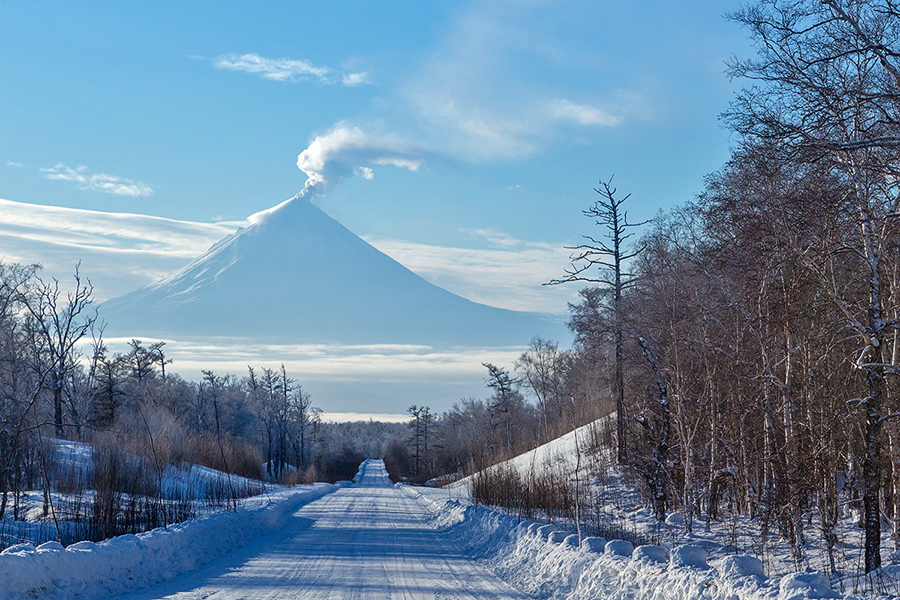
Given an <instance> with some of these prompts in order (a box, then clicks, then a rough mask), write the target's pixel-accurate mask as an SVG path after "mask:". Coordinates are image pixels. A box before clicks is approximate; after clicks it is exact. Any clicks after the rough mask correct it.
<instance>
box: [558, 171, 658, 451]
mask: <svg viewBox="0 0 900 600" xmlns="http://www.w3.org/2000/svg"><path fill="white" fill-rule="evenodd" d="M594 191H595V192H597V193H598V194H599V195H600V198H599V199H598V200H596V201H595V202H594V204H592V205H591V207H590V208H588V209H587V210H585V211H583V212H584V216H586V217H588V218H591V219H593V220H594V224H595V225H597V226H599V227H601V228H602V229H605V232H604V235H603V239H597V238H594V237H592V236H589V235H586V236H583V237H584V239H585V240H587V241H586V243H584V244H580V245H578V246H569V247H567V248H568V249H569V250H572V251H573V253H572V255H571V256H570V257H569V258H570V260H571V261H572V263H571V265H570V266H569V268H567V269H566V274H565V276H564V277H562V278H560V279H553V280H551V281H549V282H548V285H557V284H561V283H572V282H586V283H599V284H602V285H605V286H607V287H608V289H609V292H610V294H611V296H612V298H611V302H610V305H609V312H610V313H611V316H612V319H611V321H612V329H613V336H614V338H615V356H616V358H615V364H614V369H615V388H616V389H615V392H616V459H617V460H618V462H619V464H625V459H626V458H627V456H628V452H627V447H626V446H627V444H626V440H625V424H626V415H625V370H624V365H623V345H624V344H623V326H624V324H623V320H622V294H623V292H624V291H625V290H626V289H627V288H628V287H630V286H631V285H632V284H633V283H634V282H635V277H634V275H633V274H632V273H630V272H629V271H628V270H627V268H626V263H627V261H629V260H630V259H632V258H634V257H635V256H637V255H638V254H640V252H641V249H640V248H638V249H634V248H630V247H629V244H628V239H629V238H631V237H632V236H633V235H634V234H633V233H629V230H631V229H632V228H634V227H639V226H641V225H643V224H644V223H643V222H642V223H629V222H628V213H627V212H626V211H625V209H624V208H623V205H624V204H625V202H626V201H627V200H628V199H629V198H630V197H631V194H626V195H625V196H623V197H621V198H616V193H617V190H616V188H614V187H612V178H610V179H609V180H608V181H601V182H600V187H599V188H594Z"/></svg>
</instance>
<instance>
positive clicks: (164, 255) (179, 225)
mask: <svg viewBox="0 0 900 600" xmlns="http://www.w3.org/2000/svg"><path fill="white" fill-rule="evenodd" d="M242 224H243V222H241V223H235V222H223V223H195V222H190V221H177V220H174V219H163V218H160V217H151V216H147V215H136V214H127V213H109V212H101V211H93V210H83V209H75V208H63V207H58V206H45V205H38V204H26V203H22V202H12V201H10V200H2V199H0V259H2V260H6V261H12V262H20V263H41V264H42V265H43V266H44V268H45V272H46V274H47V275H50V276H53V277H57V278H59V279H61V280H63V279H65V278H67V277H68V276H69V275H70V274H71V272H72V266H73V265H74V263H75V262H76V261H78V260H80V261H81V262H82V272H83V273H84V274H86V275H87V276H89V277H90V279H91V281H92V283H93V284H94V289H95V292H96V294H97V297H98V299H100V300H105V299H108V298H112V297H115V296H118V295H120V294H124V293H125V292H129V291H131V290H133V289H135V288H138V287H141V286H143V285H147V284H148V283H151V282H152V281H154V280H156V279H159V278H160V277H162V276H164V275H165V274H167V273H168V272H170V271H172V270H174V269H177V268H179V267H181V266H184V264H185V263H186V262H188V261H190V260H191V259H193V258H195V257H197V256H198V255H200V254H201V253H202V252H204V251H205V250H206V249H207V248H209V247H210V246H211V245H212V244H213V243H215V242H216V241H217V240H219V239H221V238H222V237H224V236H226V235H228V234H229V233H232V232H233V231H234V230H235V229H237V227H239V226H240V225H242Z"/></svg>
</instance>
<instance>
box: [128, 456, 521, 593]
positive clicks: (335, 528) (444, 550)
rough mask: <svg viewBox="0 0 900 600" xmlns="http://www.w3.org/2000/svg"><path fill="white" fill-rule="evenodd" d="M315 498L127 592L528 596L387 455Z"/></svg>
mask: <svg viewBox="0 0 900 600" xmlns="http://www.w3.org/2000/svg"><path fill="white" fill-rule="evenodd" d="M358 479H359V481H358V482H357V483H356V484H355V485H354V486H352V487H348V488H344V489H341V490H338V491H337V492H335V493H333V494H330V495H328V496H325V497H324V498H321V499H319V500H316V501H315V502H312V503H310V504H308V505H306V506H305V507H303V508H302V509H300V510H299V511H297V513H296V514H295V515H294V517H293V518H292V519H291V522H290V523H289V525H288V526H286V527H285V528H284V529H282V530H281V531H280V532H278V533H277V534H275V535H272V536H266V537H262V538H258V539H257V540H255V541H254V542H253V543H251V544H250V545H248V546H247V547H245V548H242V549H240V550H238V551H237V552H234V553H231V554H229V555H227V556H225V557H223V558H221V559H219V560H217V561H215V562H213V563H210V564H209V565H207V566H205V567H204V568H202V569H200V570H198V571H195V572H194V573H191V574H189V575H186V576H183V577H179V578H176V579H173V580H170V581H168V582H166V583H164V584H160V585H158V586H156V587H152V588H149V589H146V590H142V591H141V592H138V593H132V594H129V595H126V596H122V597H121V598H128V599H130V600H150V599H156V598H171V599H178V600H201V599H203V600H206V599H215V600H237V599H244V598H247V599H249V598H254V599H276V598H297V599H314V598H334V599H336V598H352V599H364V598H379V599H387V598H410V599H411V598H440V599H442V600H444V599H448V600H449V599H451V598H454V599H455V598H460V599H462V598H496V599H507V598H525V596H523V595H521V594H519V593H518V592H516V591H515V590H513V589H512V588H510V587H509V586H507V585H506V584H505V583H503V582H502V581H500V580H499V579H497V578H496V577H494V576H493V575H492V574H491V573H490V572H489V571H487V570H486V569H484V568H482V567H480V566H479V565H478V564H476V563H475V562H474V561H473V560H472V559H470V558H468V557H467V556H465V555H464V554H463V553H462V552H461V550H460V549H459V547H458V546H457V545H456V544H455V543H454V542H453V541H452V540H451V539H448V538H447V537H446V536H445V535H443V534H442V533H440V532H438V531H436V530H435V529H432V528H431V527H430V526H429V524H428V519H427V517H426V515H425V512H424V509H423V508H422V506H421V505H420V504H419V503H418V502H417V501H416V500H415V499H413V498H411V497H409V496H408V495H407V494H405V493H403V492H402V491H401V490H398V489H395V488H393V487H392V486H391V485H390V482H389V480H388V478H387V473H386V472H385V470H384V463H383V462H382V461H374V460H373V461H367V462H366V463H364V465H363V467H362V469H361V476H360V477H359V478H358Z"/></svg>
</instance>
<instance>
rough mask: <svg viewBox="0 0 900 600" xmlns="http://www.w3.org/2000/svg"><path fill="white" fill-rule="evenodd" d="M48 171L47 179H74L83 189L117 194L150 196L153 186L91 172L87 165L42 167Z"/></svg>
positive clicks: (60, 164)
mask: <svg viewBox="0 0 900 600" xmlns="http://www.w3.org/2000/svg"><path fill="white" fill-rule="evenodd" d="M41 171H43V172H44V173H46V175H45V177H46V178H47V179H52V180H54V181H72V182H74V183H77V184H78V187H79V188H80V189H82V190H87V191H92V192H103V193H106V194H115V195H117V196H131V197H140V196H150V195H151V194H153V188H152V187H150V186H149V185H147V184H146V183H142V182H140V181H133V180H131V179H126V178H124V177H117V176H115V175H107V174H106V173H93V174H92V173H89V172H88V170H87V167H85V166H84V165H80V166H78V167H75V168H74V169H73V168H72V167H70V166H68V165H65V164H63V163H57V164H56V165H55V166H52V167H48V168H44V169H41Z"/></svg>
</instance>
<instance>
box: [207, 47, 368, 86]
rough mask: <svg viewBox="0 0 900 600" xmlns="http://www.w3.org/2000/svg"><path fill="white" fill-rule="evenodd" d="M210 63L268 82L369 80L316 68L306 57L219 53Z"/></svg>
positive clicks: (361, 75)
mask: <svg viewBox="0 0 900 600" xmlns="http://www.w3.org/2000/svg"><path fill="white" fill-rule="evenodd" d="M213 66H214V67H215V68H217V69H225V70H228V71H241V72H244V73H250V74H251V75H259V76H260V77H262V78H263V79H269V80H272V81H287V82H292V83H296V82H299V81H310V80H313V81H318V82H319V83H323V84H335V83H340V84H341V85H344V86H346V87H356V86H360V85H366V84H369V83H371V81H370V79H369V75H368V74H367V73H364V72H360V73H341V72H339V71H336V70H334V69H330V68H328V67H320V66H316V65H314V64H312V62H310V61H308V60H306V59H296V58H266V57H264V56H260V55H259V54H253V53H251V54H223V55H221V56H218V57H216V58H215V59H213Z"/></svg>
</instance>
